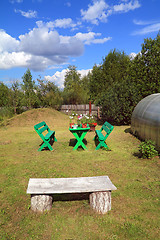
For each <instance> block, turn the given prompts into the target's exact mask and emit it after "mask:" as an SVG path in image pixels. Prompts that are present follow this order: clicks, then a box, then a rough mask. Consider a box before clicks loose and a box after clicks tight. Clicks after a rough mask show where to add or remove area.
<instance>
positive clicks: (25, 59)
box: [0, 0, 160, 87]
mask: <svg viewBox="0 0 160 240" xmlns="http://www.w3.org/2000/svg"><path fill="white" fill-rule="evenodd" d="M159 12H160V0H80V1H79V0H1V1H0V81H1V82H4V83H5V84H7V85H10V84H11V83H12V82H13V81H16V80H18V81H22V76H23V75H24V73H25V72H26V70H27V68H29V69H30V70H31V73H32V76H33V79H34V80H36V79H37V78H39V76H41V78H42V79H46V80H50V81H53V82H55V83H56V85H58V86H59V87H63V81H64V75H65V72H66V69H67V67H68V65H75V66H76V67H77V70H79V72H80V73H81V75H82V76H83V75H84V74H86V73H87V72H88V70H89V69H92V68H93V66H94V64H100V63H102V59H103V58H104V57H105V56H107V54H108V53H109V52H110V51H111V50H113V49H117V50H120V51H124V52H125V53H126V54H128V55H132V56H134V55H135V54H137V53H138V52H140V50H141V44H142V43H143V42H144V39H145V38H152V39H153V38H155V37H156V36H157V34H158V31H159V30H160V13H159Z"/></svg>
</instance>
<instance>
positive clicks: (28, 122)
mask: <svg viewBox="0 0 160 240" xmlns="http://www.w3.org/2000/svg"><path fill="white" fill-rule="evenodd" d="M41 121H45V122H46V123H47V125H48V126H50V125H51V126H55V127H57V126H58V127H62V126H68V123H69V119H68V116H67V115H65V114H64V113H61V112H59V111H57V110H55V109H50V108H38V109H32V110H29V111H26V112H24V113H22V114H20V115H17V116H15V117H13V118H11V119H9V120H8V123H7V125H9V126H14V127H16V126H17V127H25V126H34V125H35V124H37V123H39V122H41Z"/></svg>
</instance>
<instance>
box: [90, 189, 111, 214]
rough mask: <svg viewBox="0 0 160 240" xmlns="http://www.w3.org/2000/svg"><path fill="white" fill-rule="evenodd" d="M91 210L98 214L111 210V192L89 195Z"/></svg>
mask: <svg viewBox="0 0 160 240" xmlns="http://www.w3.org/2000/svg"><path fill="white" fill-rule="evenodd" d="M89 200H90V206H91V208H92V209H93V210H94V211H96V212H97V213H100V214H105V213H107V212H108V211H110V210H111V191H107V192H94V193H91V194H90V195H89Z"/></svg>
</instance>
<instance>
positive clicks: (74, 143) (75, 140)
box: [69, 138, 87, 149]
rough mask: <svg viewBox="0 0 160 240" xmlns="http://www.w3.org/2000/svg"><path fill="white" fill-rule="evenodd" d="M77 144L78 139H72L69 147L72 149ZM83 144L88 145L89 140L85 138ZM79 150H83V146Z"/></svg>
mask: <svg viewBox="0 0 160 240" xmlns="http://www.w3.org/2000/svg"><path fill="white" fill-rule="evenodd" d="M76 143H77V139H75V138H71V139H70V141H69V146H70V147H75V145H76ZM83 143H84V144H85V145H87V140H86V139H85V138H84V139H83ZM78 148H79V149H83V148H82V146H79V147H78Z"/></svg>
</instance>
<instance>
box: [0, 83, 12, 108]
mask: <svg viewBox="0 0 160 240" xmlns="http://www.w3.org/2000/svg"><path fill="white" fill-rule="evenodd" d="M10 101H11V99H10V89H9V88H8V87H7V86H6V85H5V84H4V83H2V82H0V107H6V106H9V105H10Z"/></svg>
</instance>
